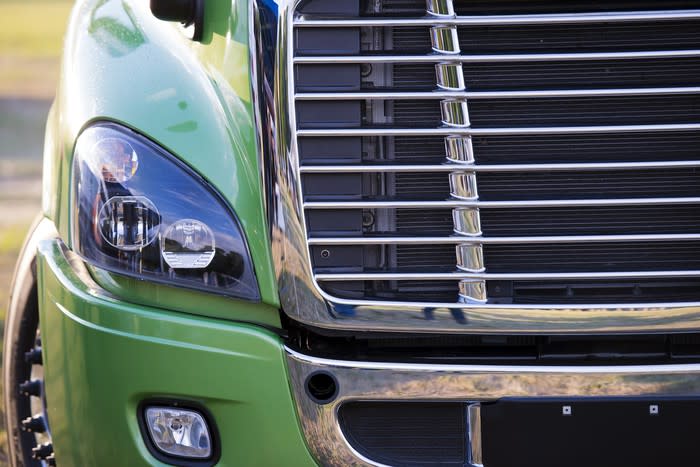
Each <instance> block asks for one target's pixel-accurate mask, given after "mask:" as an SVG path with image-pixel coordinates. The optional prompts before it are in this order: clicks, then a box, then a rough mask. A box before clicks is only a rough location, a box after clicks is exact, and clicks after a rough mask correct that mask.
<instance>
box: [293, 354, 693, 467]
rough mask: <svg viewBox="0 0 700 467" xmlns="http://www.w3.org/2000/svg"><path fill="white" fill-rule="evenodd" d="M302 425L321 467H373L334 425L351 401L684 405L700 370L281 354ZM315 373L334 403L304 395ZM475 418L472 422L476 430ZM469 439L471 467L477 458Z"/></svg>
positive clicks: (689, 367) (683, 366)
mask: <svg viewBox="0 0 700 467" xmlns="http://www.w3.org/2000/svg"><path fill="white" fill-rule="evenodd" d="M285 352H286V357H287V366H288V368H289V375H290V379H291V387H292V391H293V393H294V399H295V402H296V407H297V411H298V414H299V419H300V421H301V426H302V429H303V431H304V434H305V437H306V441H307V443H308V446H309V448H310V450H311V452H312V453H313V455H314V456H315V457H316V459H317V460H318V461H319V463H320V464H322V465H328V466H346V465H376V464H375V463H373V462H372V461H371V460H369V459H366V458H361V457H358V456H357V455H356V452H355V451H354V450H353V449H351V448H350V445H349V443H348V441H347V440H346V439H345V437H344V436H343V433H342V431H341V430H340V428H339V425H338V419H337V414H338V409H339V407H340V406H341V405H343V404H345V403H346V402H350V401H358V400H359V401H363V400H365V401H404V402H407V401H461V402H466V403H479V402H486V401H494V400H498V399H501V398H505V397H561V398H573V397H635V396H644V397H647V398H654V397H659V398H662V397H669V396H679V397H689V396H696V395H699V394H700V365H698V364H681V365H678V364H676V365H634V366H622V365H615V366H612V365H611V366H534V365H532V366H527V365H523V366H516V365H502V366H501V365H429V364H412V363H384V362H352V361H342V360H329V359H324V358H318V357H312V356H308V355H303V354H301V353H299V352H297V351H294V350H292V349H290V348H288V347H285ZM317 371H326V372H329V373H331V374H332V375H333V376H334V377H335V379H336V381H337V382H338V396H337V398H336V399H335V400H334V401H333V402H331V403H330V404H326V405H318V404H316V403H315V402H313V401H311V399H309V397H308V396H307V395H306V393H305V390H304V386H305V381H306V378H307V377H308V376H309V375H310V374H312V373H314V372H317ZM476 419H477V414H476V411H473V412H472V416H471V417H469V420H470V421H472V422H473V425H476V424H477V422H476ZM470 431H471V434H472V442H473V447H474V449H472V457H471V459H470V461H471V462H472V465H478V464H479V463H480V462H482V463H484V465H488V459H482V458H480V457H479V449H478V443H477V441H476V440H477V439H478V436H477V433H478V432H477V430H475V429H472V430H470Z"/></svg>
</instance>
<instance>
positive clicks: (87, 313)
mask: <svg viewBox="0 0 700 467" xmlns="http://www.w3.org/2000/svg"><path fill="white" fill-rule="evenodd" d="M37 268H38V275H39V278H40V279H39V290H41V291H42V293H41V294H40V303H39V304H40V316H41V333H42V345H43V348H44V371H45V373H44V374H45V381H46V390H47V406H48V410H49V420H50V423H51V432H52V437H53V444H54V446H55V449H56V458H57V459H58V462H59V463H60V465H76V466H77V465H129V466H139V465H160V464H159V463H158V462H157V461H156V460H155V459H154V458H153V457H152V456H151V455H150V454H149V452H148V451H147V449H146V446H145V444H144V442H143V440H142V437H141V433H140V431H139V427H138V423H137V406H138V404H139V402H140V401H141V400H142V399H143V398H146V397H148V398H152V397H165V398H178V399H186V400H191V401H196V402H199V403H200V404H202V405H204V406H205V407H207V409H208V410H209V411H210V412H211V414H212V416H213V418H214V419H215V420H216V423H217V426H218V429H219V433H220V436H221V440H222V446H223V447H222V455H221V460H220V463H219V465H237V466H241V465H245V466H255V465H259V466H273V465H284V466H307V465H315V463H314V461H313V459H312V458H311V456H310V454H309V453H308V450H307V448H306V445H305V443H304V440H303V436H302V434H301V432H300V428H299V424H298V420H297V418H296V412H295V409H294V403H293V400H292V395H291V392H290V389H289V383H288V380H287V373H286V367H285V361H284V352H283V348H282V344H281V342H280V340H279V338H278V337H277V336H275V335H274V334H272V333H269V332H267V331H264V330H262V329H260V328H256V327H254V326H249V325H240V324H234V323H231V322H228V321H222V320H215V319H208V318H201V317H198V318H193V317H188V316H187V315H184V314H181V313H173V312H164V311H159V310H156V309H149V308H147V307H141V306H133V305H127V304H125V303H123V302H121V301H119V300H117V299H115V298H113V297H110V296H109V295H108V294H106V293H105V292H104V291H102V290H101V289H100V288H99V287H97V286H96V284H94V283H91V282H90V279H89V274H87V271H86V270H84V266H83V265H82V262H80V261H79V260H78V261H72V262H71V261H70V260H69V259H67V257H66V256H65V255H64V253H63V250H62V248H61V244H60V241H58V240H47V241H44V242H42V243H41V244H40V246H39V256H38V259H37ZM81 268H82V269H81Z"/></svg>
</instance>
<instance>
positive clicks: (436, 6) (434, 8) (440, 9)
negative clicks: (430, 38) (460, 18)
mask: <svg viewBox="0 0 700 467" xmlns="http://www.w3.org/2000/svg"><path fill="white" fill-rule="evenodd" d="M426 4H427V10H428V15H430V16H433V17H438V18H440V20H442V19H444V18H449V17H452V16H454V15H455V8H454V5H453V3H452V0H426Z"/></svg>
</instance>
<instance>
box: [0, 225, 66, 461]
mask: <svg viewBox="0 0 700 467" xmlns="http://www.w3.org/2000/svg"><path fill="white" fill-rule="evenodd" d="M36 242H37V240H36V239H34V240H32V239H30V240H29V241H28V242H27V244H26V245H25V247H24V248H23V252H22V254H21V256H20V260H19V262H18V264H17V268H16V269H15V277H14V281H13V285H12V289H11V292H10V307H9V309H8V312H7V317H6V320H5V334H4V344H3V357H2V360H3V361H2V365H3V372H2V377H3V388H4V396H5V397H4V398H5V401H4V402H5V424H6V427H7V437H8V444H9V451H10V452H9V458H10V465H12V466H16V467H28V466H32V467H34V466H46V465H55V460H54V457H53V447H52V446H51V443H50V440H51V437H50V431H49V429H48V419H47V417H46V402H45V400H46V399H45V397H44V391H43V368H42V363H43V359H42V353H41V337H40V331H39V303H38V294H37V279H36V258H35V252H36ZM27 383H29V384H27ZM32 417H36V418H35V419H34V420H32Z"/></svg>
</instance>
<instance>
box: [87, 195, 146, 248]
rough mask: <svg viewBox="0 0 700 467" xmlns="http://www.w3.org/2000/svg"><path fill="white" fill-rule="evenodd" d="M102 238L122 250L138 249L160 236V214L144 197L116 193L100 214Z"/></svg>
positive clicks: (99, 222)
mask: <svg viewBox="0 0 700 467" xmlns="http://www.w3.org/2000/svg"><path fill="white" fill-rule="evenodd" d="M97 224H98V225H99V228H100V234H101V235H102V238H103V239H104V240H105V241H106V242H107V243H109V244H110V245H112V246H113V247H114V248H118V249H120V250H123V251H136V250H139V249H141V248H143V247H145V246H147V245H148V244H149V243H151V242H152V241H153V239H155V238H156V235H158V229H159V226H160V214H158V210H157V209H156V207H155V206H154V205H153V203H152V202H151V201H150V200H149V199H148V198H146V197H144V196H115V197H113V198H110V199H109V200H108V201H107V202H106V203H105V205H104V206H102V209H100V213H99V215H98V223H97Z"/></svg>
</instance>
